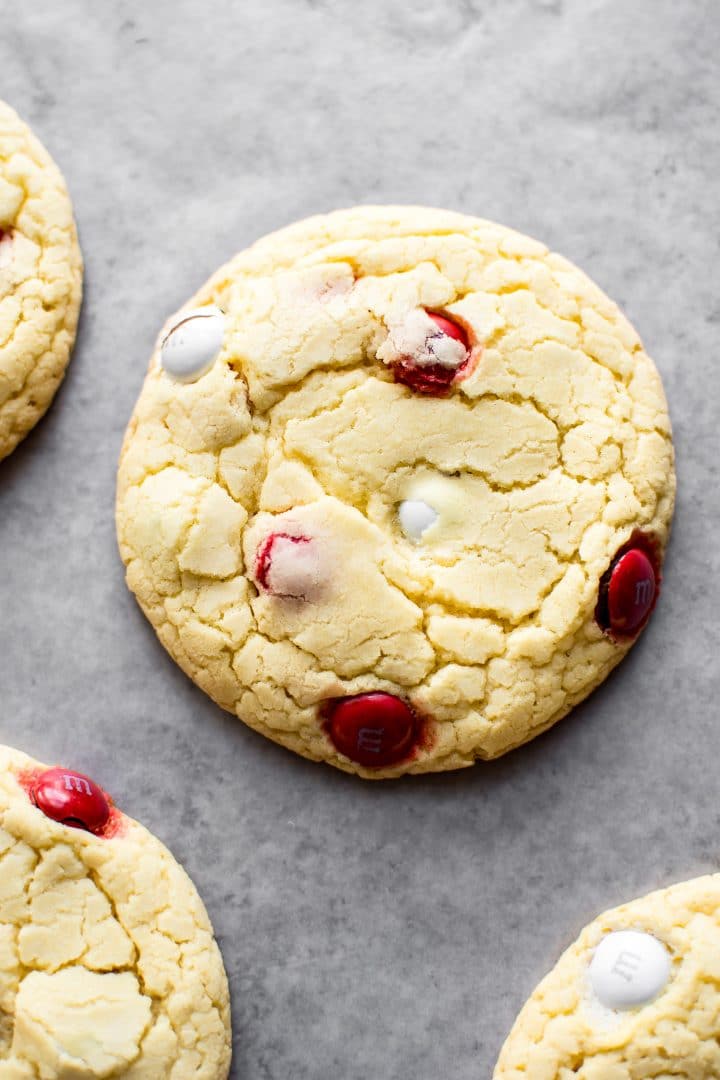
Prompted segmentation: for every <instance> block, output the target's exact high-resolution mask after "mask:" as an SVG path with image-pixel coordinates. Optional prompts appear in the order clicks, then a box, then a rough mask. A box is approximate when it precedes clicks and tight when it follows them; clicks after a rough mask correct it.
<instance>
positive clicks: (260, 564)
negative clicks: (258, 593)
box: [255, 532, 310, 593]
mask: <svg viewBox="0 0 720 1080" xmlns="http://www.w3.org/2000/svg"><path fill="white" fill-rule="evenodd" d="M278 540H287V541H289V542H290V543H291V544H309V543H310V538H309V537H308V536H290V534H289V533H282V532H278V533H270V535H269V536H268V537H267V538H266V539H265V540H264V542H263V543H262V544H261V545H260V547H259V548H258V551H257V555H256V556H255V580H256V581H257V583H258V585H259V586H260V588H261V589H264V590H265V592H269V593H272V591H273V590H272V587H271V586H270V581H269V577H270V569H271V567H272V553H273V547H274V546H275V544H276V542H277V541H278Z"/></svg>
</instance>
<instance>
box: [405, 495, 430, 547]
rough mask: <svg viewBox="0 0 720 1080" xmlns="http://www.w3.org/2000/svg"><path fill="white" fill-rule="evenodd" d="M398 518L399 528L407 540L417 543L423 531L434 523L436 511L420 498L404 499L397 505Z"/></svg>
mask: <svg viewBox="0 0 720 1080" xmlns="http://www.w3.org/2000/svg"><path fill="white" fill-rule="evenodd" d="M398 518H399V519H400V528H401V529H402V531H403V532H404V533H405V535H406V536H407V538H408V540H414V541H415V543H417V542H418V541H419V540H421V539H422V536H423V533H425V532H427V530H428V529H429V528H430V527H431V526H432V525H434V524H435V522H436V521H437V519H438V512H437V510H435V509H434V508H433V507H432V506H430V504H429V503H426V502H424V501H423V500H422V499H405V500H404V502H401V503H400V505H399V507H398Z"/></svg>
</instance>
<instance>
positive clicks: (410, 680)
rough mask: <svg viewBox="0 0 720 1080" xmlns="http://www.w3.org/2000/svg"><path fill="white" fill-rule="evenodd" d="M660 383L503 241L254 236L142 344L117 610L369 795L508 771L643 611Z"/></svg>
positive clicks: (597, 302) (662, 474)
mask: <svg viewBox="0 0 720 1080" xmlns="http://www.w3.org/2000/svg"><path fill="white" fill-rule="evenodd" d="M673 498H674V472H673V450H672V443H671V433H670V422H669V418H668V413H667V406H666V403H665V398H664V395H663V390H662V385H661V382H660V378H659V376H658V374H657V372H656V370H655V367H654V366H653V364H652V361H651V360H650V359H649V358H648V356H647V355H646V353H645V352H644V351H643V348H642V345H641V343H640V340H639V338H638V336H637V334H636V333H635V331H634V330H633V329H632V327H631V326H630V325H629V323H628V322H627V321H626V319H625V318H624V317H623V316H622V314H621V313H620V311H619V310H618V308H617V307H616V306H615V305H614V304H613V303H612V302H611V301H610V300H608V299H607V297H606V296H605V295H604V294H603V293H602V292H601V291H600V290H599V289H598V288H597V287H596V286H595V285H593V284H592V282H590V281H589V280H588V278H587V277H585V276H584V275H583V274H582V273H581V272H580V271H579V270H577V269H576V268H575V267H574V266H572V265H571V264H570V263H568V262H567V261H565V260H564V259H562V258H560V257H559V256H558V255H553V254H551V253H549V252H548V251H547V249H546V248H545V247H543V245H542V244H539V243H537V242H535V241H534V240H530V239H528V238H526V237H524V236H520V235H518V234H517V233H514V232H512V231H510V230H508V229H506V228H503V227H502V226H499V225H494V224H492V223H490V222H487V221H482V220H479V219H476V218H469V217H465V216H461V215H459V214H454V213H449V212H445V211H440V210H429V209H422V208H416V207H361V208H357V209H354V210H347V211H340V212H336V213H333V214H329V215H327V216H325V217H316V218H311V219H309V220H307V221H303V222H300V223H299V224H296V225H293V226H291V227H289V228H286V229H283V230H282V231H280V232H278V233H275V234H273V235H271V236H269V237H267V238H265V239H263V240H261V241H260V242H259V243H257V244H255V245H254V246H253V247H251V248H250V249H249V250H247V251H244V252H242V253H241V254H240V255H238V256H237V257H236V258H235V259H233V260H232V261H231V262H230V263H228V264H227V265H226V266H225V267H223V268H222V269H221V270H220V271H219V272H218V273H217V274H216V275H215V276H214V277H213V278H212V279H211V280H210V281H209V282H208V283H207V284H206V285H205V286H204V287H203V288H202V289H201V290H200V292H199V293H198V294H197V295H196V296H195V297H194V298H192V300H191V301H190V302H189V304H188V306H187V307H186V308H185V309H183V310H182V311H181V312H179V313H178V314H177V315H175V316H173V317H172V318H171V319H170V320H168V322H167V323H166V325H165V327H164V328H163V330H162V332H161V333H160V336H159V339H158V343H157V347H156V349H155V352H154V354H153V356H152V359H151V361H150V369H149V372H148V375H147V378H146V381H145V385H144V387H143V390H142V393H141V395H140V398H139V401H138V403H137V406H136V408H135V412H134V415H133V417H132V420H131V421H130V425H129V427H128V431H127V435H126V438H125V443H124V447H123V451H122V456H121V461H120V468H119V481H118V498H117V525H118V536H119V543H120V550H121V554H122V557H123V560H124V562H125V564H126V567H127V580H128V584H129V586H130V588H131V589H132V590H133V592H134V593H135V594H136V596H137V598H138V600H139V602H140V605H141V606H142V608H143V610H144V612H145V613H146V615H147V616H148V618H149V619H150V620H151V622H152V623H153V625H154V626H155V628H156V630H157V633H158V635H159V637H160V640H161V641H162V643H163V644H164V645H165V647H166V648H167V650H168V651H169V652H170V653H171V654H172V656H173V657H174V658H175V659H176V660H177V662H178V663H179V664H180V665H181V667H182V668H183V669H184V670H185V671H186V672H187V674H188V675H189V676H190V677H191V678H192V679H194V680H195V681H196V682H197V683H198V684H199V685H200V686H201V687H202V688H203V689H204V690H205V691H206V692H207V693H208V694H210V695H211V697H213V698H214V700H215V701H216V702H217V703H218V704H220V705H221V706H223V708H226V709H228V710H230V711H231V712H234V713H236V714H237V715H238V716H239V717H240V718H241V719H242V720H244V721H245V722H246V723H248V724H250V725H251V726H252V727H254V728H255V729H256V730H258V731H260V732H262V733H263V734H264V735H267V736H268V737H270V738H271V739H274V740H275V741H276V742H279V743H282V744H283V745H284V746H287V747H289V748H291V749H293V750H295V751H297V752H298V753H301V754H303V755H305V756H306V757H309V758H313V759H318V760H324V761H327V762H329V763H331V764H333V765H336V766H338V767H339V768H341V769H345V770H347V771H352V772H356V773H359V774H360V775H362V776H365V777H390V776H397V775H399V774H401V773H406V772H415V773H417V772H426V771H431V770H441V769H453V768H459V767H461V766H464V765H469V764H471V763H472V762H473V761H475V759H477V758H493V757H496V756H498V755H500V754H503V753H505V752H506V751H507V750H510V749H511V748H513V747H515V746H518V745H520V744H521V743H524V742H526V741H527V740H528V739H530V738H532V737H534V736H535V735H537V734H538V733H539V732H541V731H543V730H544V729H545V728H547V727H549V726H550V725H551V724H553V723H554V722H555V721H556V720H558V719H560V717H562V716H564V715H565V714H566V713H567V712H568V711H569V710H570V709H571V708H572V706H573V705H574V704H576V703H577V702H579V701H581V700H582V699H583V698H584V697H585V696H586V695H587V694H588V693H590V691H591V690H592V689H593V688H594V687H595V686H597V685H598V683H600V682H601V681H602V680H603V679H604V678H605V676H606V675H607V674H608V672H609V671H610V670H611V669H612V668H613V667H614V666H615V665H616V664H617V663H618V662H619V661H620V660H621V659H622V657H623V656H624V655H625V653H626V652H627V650H628V649H629V648H630V646H631V644H632V642H633V641H634V640H635V638H636V636H637V634H638V633H639V631H640V630H641V629H642V628H643V626H644V625H645V623H646V621H647V619H648V617H649V615H650V612H651V610H652V608H653V605H654V603H655V600H656V598H657V593H658V589H659V585H660V567H661V562H662V557H663V553H664V549H665V545H666V542H667V538H668V530H669V525H670V519H671V515H672V508H673Z"/></svg>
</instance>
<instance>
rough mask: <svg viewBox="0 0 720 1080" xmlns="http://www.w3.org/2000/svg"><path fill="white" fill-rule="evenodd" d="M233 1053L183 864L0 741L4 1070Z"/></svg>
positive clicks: (50, 1072) (224, 991) (84, 1072)
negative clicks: (0, 745)
mask: <svg viewBox="0 0 720 1080" xmlns="http://www.w3.org/2000/svg"><path fill="white" fill-rule="evenodd" d="M229 1063H230V1014H229V1004H228V987H227V980H226V978H225V971H224V969H223V964H222V959H221V957H220V952H219V950H218V947H217V945H216V944H215V941H214V939H213V932H212V927H211V926H210V922H209V920H208V917H207V913H206V911H205V908H204V907H203V905H202V901H201V900H200V898H199V896H198V894H197V892H196V891H195V887H194V886H193V884H192V882H191V881H190V879H189V878H188V876H187V874H186V873H185V871H184V870H182V869H181V867H180V866H178V864H177V863H176V862H175V860H174V859H173V857H172V855H171V854H170V852H169V851H168V850H167V848H165V847H164V846H163V845H162V844H161V843H160V841H159V840H156V839H155V837H154V836H151V835H150V833H149V832H148V831H147V830H146V829H144V828H143V827H142V825H139V824H138V823H137V822H136V821H133V820H132V819H131V818H129V817H126V816H125V814H123V813H121V812H120V811H119V810H118V809H117V807H115V806H114V805H113V803H112V800H111V799H110V798H109V797H108V796H107V795H106V793H105V792H104V791H103V790H102V789H101V788H100V787H98V785H97V784H95V783H94V782H93V781H92V780H90V779H89V778H88V777H87V776H85V775H83V774H82V773H77V772H73V771H72V770H69V769H63V768H58V767H54V768H50V769H48V768H46V767H45V766H44V765H40V764H39V763H38V762H36V761H33V760H32V759H31V758H29V757H26V755H25V754H21V753H19V752H18V751H16V750H11V749H9V748H8V747H0V1078H2V1080H25V1078H26V1077H27V1078H28V1080H30V1078H32V1077H42V1078H43V1080H55V1078H57V1080H60V1078H61V1077H62V1078H70V1077H110V1076H113V1077H120V1076H122V1077H124V1078H126V1080H162V1078H163V1077H167V1078H170V1077H172V1078H173V1080H184V1078H189V1077H193V1078H195V1077H205V1078H206V1080H223V1078H224V1077H226V1076H227V1075H228V1070H229Z"/></svg>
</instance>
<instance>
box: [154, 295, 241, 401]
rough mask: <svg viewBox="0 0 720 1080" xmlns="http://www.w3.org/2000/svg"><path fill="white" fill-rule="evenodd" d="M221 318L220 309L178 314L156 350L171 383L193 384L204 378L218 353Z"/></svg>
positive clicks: (221, 333) (221, 336)
mask: <svg viewBox="0 0 720 1080" xmlns="http://www.w3.org/2000/svg"><path fill="white" fill-rule="evenodd" d="M224 336H225V316H224V315H223V313H222V311H221V310H220V308H217V307H215V306H214V305H212V304H209V305H208V306H207V307H200V308H192V309H191V310H189V311H182V312H181V313H180V314H179V315H178V317H177V320H176V322H175V323H174V325H173V326H171V328H170V329H169V330H168V332H167V334H166V335H165V338H164V339H163V342H162V345H161V346H160V363H161V364H162V367H163V370H164V371H165V372H166V374H167V375H169V376H170V378H171V379H175V380H176V381H177V382H183V383H191V382H196V381H197V380H198V379H200V378H202V376H203V375H205V374H207V372H208V371H209V370H210V368H211V367H212V366H213V364H214V363H215V361H216V360H217V357H218V355H219V353H220V350H221V349H222V344H223V338H224Z"/></svg>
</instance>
